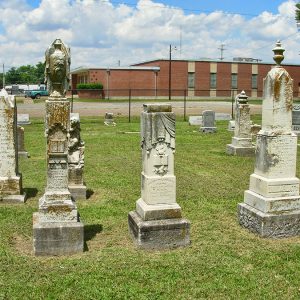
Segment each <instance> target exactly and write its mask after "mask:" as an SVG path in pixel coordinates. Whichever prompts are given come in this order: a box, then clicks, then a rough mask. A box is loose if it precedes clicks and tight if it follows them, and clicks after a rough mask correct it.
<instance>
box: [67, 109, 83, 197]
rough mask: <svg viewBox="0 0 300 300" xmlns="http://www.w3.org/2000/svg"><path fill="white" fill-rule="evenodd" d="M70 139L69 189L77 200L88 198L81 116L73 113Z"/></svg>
mask: <svg viewBox="0 0 300 300" xmlns="http://www.w3.org/2000/svg"><path fill="white" fill-rule="evenodd" d="M70 121H71V125H70V139H69V150H68V163H69V191H70V192H71V194H72V197H73V198H74V199H75V200H78V199H86V186H85V185H84V182H83V169H84V149H85V147H84V142H83V141H82V140H81V137H80V117H79V114H78V113H71V117H70Z"/></svg>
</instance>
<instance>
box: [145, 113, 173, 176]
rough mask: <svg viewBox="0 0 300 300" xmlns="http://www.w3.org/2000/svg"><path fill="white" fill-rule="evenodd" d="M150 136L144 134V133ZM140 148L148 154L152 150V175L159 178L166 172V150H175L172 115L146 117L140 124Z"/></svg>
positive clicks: (158, 114) (162, 114) (156, 114)
mask: <svg viewBox="0 0 300 300" xmlns="http://www.w3.org/2000/svg"><path fill="white" fill-rule="evenodd" d="M147 132H148V133H149V132H150V134H146V133H147ZM142 148H143V149H145V150H146V151H147V153H148V154H150V151H151V149H154V151H155V152H154V154H153V159H154V161H153V162H154V170H153V171H154V173H155V174H157V175H160V176H163V175H165V174H166V173H167V172H168V159H169V155H168V149H169V148H171V149H172V150H173V151H174V150H175V116H174V114H173V113H170V114H167V113H155V114H152V115H148V116H147V118H146V121H145V122H144V123H142Z"/></svg>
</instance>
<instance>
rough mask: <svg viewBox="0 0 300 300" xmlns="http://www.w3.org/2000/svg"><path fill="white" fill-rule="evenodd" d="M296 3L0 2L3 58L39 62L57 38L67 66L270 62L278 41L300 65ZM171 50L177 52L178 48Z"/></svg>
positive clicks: (16, 63)
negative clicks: (167, 61) (68, 52)
mask: <svg viewBox="0 0 300 300" xmlns="http://www.w3.org/2000/svg"><path fill="white" fill-rule="evenodd" d="M296 2H298V1H294V0H286V1H284V0H263V1H262V0H252V1H241V0H223V1H221V0H220V1H216V0H185V1H180V0H138V1H134V0H124V1H120V0H0V16H1V18H0V63H1V64H3V63H4V64H5V69H6V70H7V69H9V68H11V67H13V66H14V67H18V66H20V65H27V64H33V65H34V64H37V63H38V62H39V61H44V53H45V50H46V49H47V47H48V46H49V45H50V44H51V43H52V42H53V41H54V40H55V39H56V38H61V39H62V40H63V41H64V43H66V44H67V45H68V46H69V47H70V48H71V57H72V58H71V60H72V62H71V69H74V68H77V67H81V66H85V67H114V66H118V65H119V64H120V65H121V66H128V65H130V64H134V63H139V62H143V61H147V60H154V59H160V58H165V59H168V57H169V45H172V49H173V50H172V58H174V59H201V58H210V59H220V57H221V50H220V48H221V45H222V44H223V48H224V51H223V58H224V59H225V60H232V59H233V57H251V58H256V59H262V60H263V61H264V62H272V56H273V52H272V49H273V48H274V46H275V43H276V41H277V40H281V42H282V46H283V47H284V48H285V49H286V51H285V61H284V62H285V63H293V64H300V56H299V53H300V36H299V35H300V33H298V31H297V26H296V22H295V3H296ZM175 47H176V50H175Z"/></svg>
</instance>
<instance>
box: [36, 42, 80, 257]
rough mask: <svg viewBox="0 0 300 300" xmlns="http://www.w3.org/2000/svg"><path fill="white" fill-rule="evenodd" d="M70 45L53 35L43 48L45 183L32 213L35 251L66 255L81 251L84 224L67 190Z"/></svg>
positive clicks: (38, 253)
mask: <svg viewBox="0 0 300 300" xmlns="http://www.w3.org/2000/svg"><path fill="white" fill-rule="evenodd" d="M69 71H70V49H69V48H68V47H67V46H66V45H64V43H63V42H62V41H61V40H60V39H56V40H55V41H54V42H53V43H52V44H51V46H50V47H49V48H48V50H47V51H46V69H45V77H46V80H47V88H48V91H49V94H50V97H49V98H48V100H46V118H45V128H46V131H45V133H46V137H47V153H46V157H47V187H46V190H45V194H44V195H43V197H42V198H41V199H40V201H39V211H38V212H37V213H34V215H33V247H34V253H35V255H66V254H72V253H77V252H82V251H83V224H82V223H81V222H80V219H79V214H78V212H77V207H76V205H75V202H74V201H73V199H72V197H71V193H70V192H69V190H68V144H69V135H70V134H69V131H70V102H69V101H68V100H67V98H65V95H66V91H67V89H68V85H69Z"/></svg>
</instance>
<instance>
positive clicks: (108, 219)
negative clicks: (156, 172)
mask: <svg viewBox="0 0 300 300" xmlns="http://www.w3.org/2000/svg"><path fill="white" fill-rule="evenodd" d="M259 118H260V117H259V116H252V120H253V121H254V122H255V123H260V119H259ZM103 121H104V120H103V117H81V129H82V131H81V134H82V139H83V140H84V141H85V145H86V151H85V182H86V185H87V188H88V194H89V198H88V199H87V200H81V201H77V206H78V211H79V212H80V215H81V220H82V222H83V223H84V225H85V252H83V253H81V254H77V255H72V256H64V257H34V256H33V254H32V214H33V212H35V211H37V209H38V199H39V198H40V197H41V196H42V195H43V193H44V189H45V183H46V162H45V143H46V141H45V137H44V123H43V119H42V118H31V122H32V124H31V125H28V126H25V146H26V150H27V151H28V152H29V153H30V155H31V158H29V159H20V171H21V172H22V175H23V187H24V188H25V191H26V193H27V195H28V200H27V202H26V204H1V207H0V239H1V243H0V274H1V275H0V285H1V288H0V299H147V300H148V299H283V298H284V299H296V298H299V297H300V282H299V278H300V263H299V258H300V238H299V237H295V238H288V239H280V240H272V239H263V238H260V237H258V236H257V235H255V234H252V233H250V232H249V231H247V230H246V229H244V228H242V227H241V226H239V224H238V222H237V204H238V203H240V202H243V194H244V191H245V190H246V189H248V187H249V176H250V174H251V173H252V172H253V170H254V158H253V157H252V158H251V157H234V156H228V155H226V154H225V149H226V144H228V143H230V141H231V137H232V132H228V131H227V125H228V122H227V121H217V127H218V131H217V133H216V134H202V133H199V131H198V130H199V128H198V127H197V126H189V125H188V122H183V118H182V117H180V116H179V117H177V119H176V154H175V175H176V178H177V202H178V204H179V205H180V206H181V207H182V212H183V216H184V217H186V218H187V219H189V220H190V221H191V241H192V243H191V245H190V246H188V247H186V248H178V249H173V250H164V251H145V250H138V249H137V248H136V247H135V245H134V244H133V242H132V240H131V238H130V236H129V233H128V224H127V215H128V212H129V211H131V210H134V208H135V202H136V200H137V199H138V198H139V197H140V172H141V168H142V166H141V151H140V136H139V133H138V131H139V126H140V124H139V117H137V116H136V117H133V118H132V122H131V123H128V120H127V118H126V117H117V118H116V122H117V126H116V127H107V126H105V125H104V124H103ZM298 159H299V154H298ZM299 168H300V167H299V165H298V167H297V176H298V177H299V175H300V172H299V170H300V169H299Z"/></svg>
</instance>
